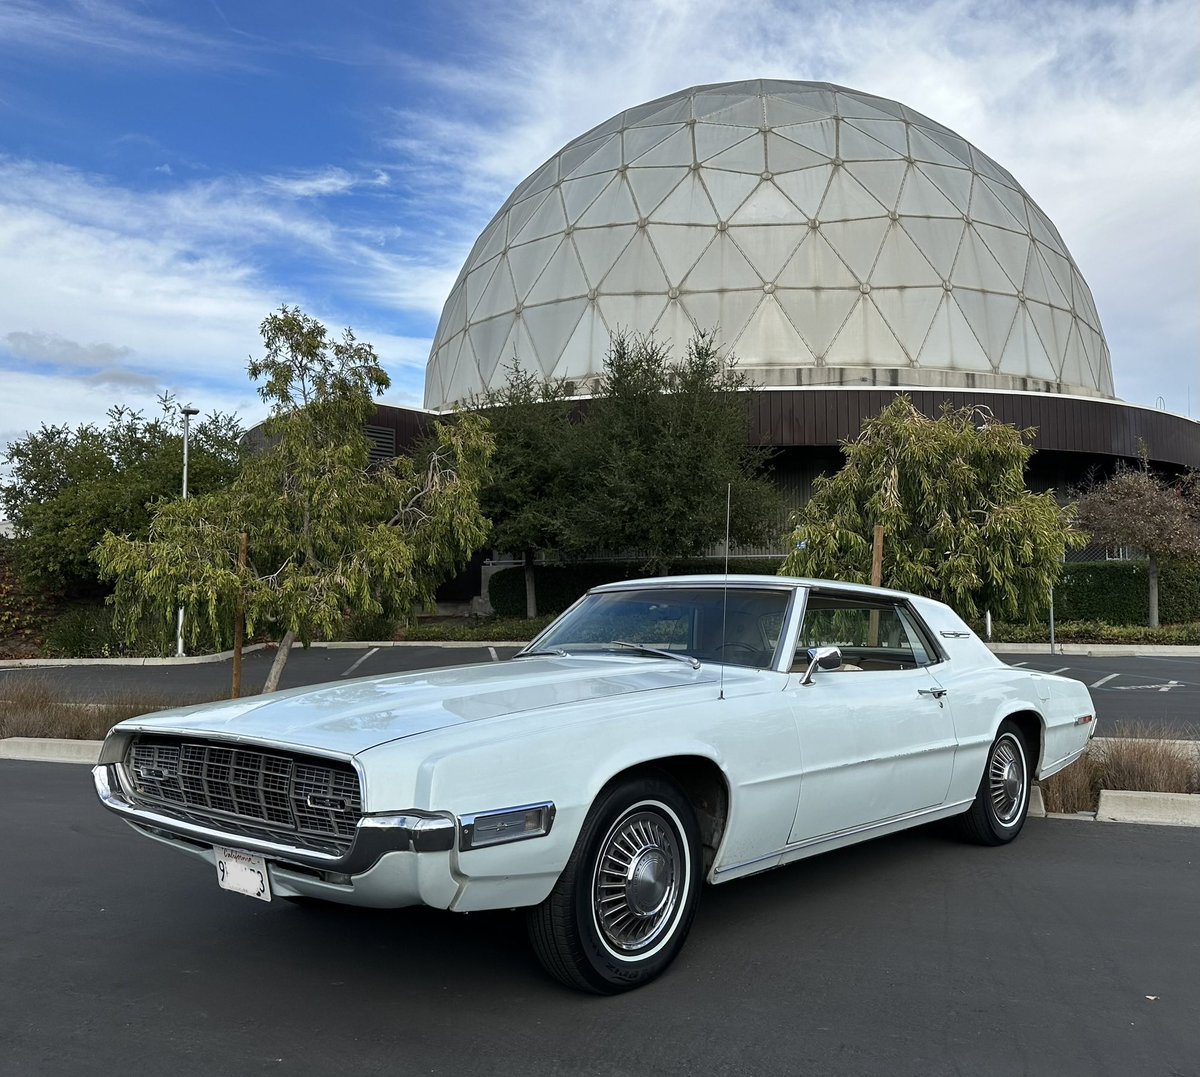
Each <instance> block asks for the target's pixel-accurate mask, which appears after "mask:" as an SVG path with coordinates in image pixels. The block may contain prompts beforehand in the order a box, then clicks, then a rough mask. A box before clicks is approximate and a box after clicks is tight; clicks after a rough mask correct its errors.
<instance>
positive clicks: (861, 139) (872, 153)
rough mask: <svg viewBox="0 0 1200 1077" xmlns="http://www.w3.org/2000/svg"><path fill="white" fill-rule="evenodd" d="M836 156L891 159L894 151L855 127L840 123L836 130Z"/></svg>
mask: <svg viewBox="0 0 1200 1077" xmlns="http://www.w3.org/2000/svg"><path fill="white" fill-rule="evenodd" d="M898 126H900V127H901V128H902V127H903V126H904V125H903V124H899V125H898ZM838 156H839V157H840V158H841V159H842V160H843V161H891V160H894V159H895V157H896V151H895V150H893V149H892V148H891V147H890V146H887V145H885V144H884V143H882V142H880V141H879V139H877V138H872V137H871V136H870V135H868V134H864V133H863V132H862V131H860V130H859V129H858V128H857V127H852V126H850V124H848V123H842V125H841V126H840V128H839V130H838Z"/></svg>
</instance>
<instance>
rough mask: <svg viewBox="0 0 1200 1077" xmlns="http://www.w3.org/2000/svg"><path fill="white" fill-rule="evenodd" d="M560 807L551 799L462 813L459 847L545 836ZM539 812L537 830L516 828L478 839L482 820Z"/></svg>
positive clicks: (483, 845)
mask: <svg viewBox="0 0 1200 1077" xmlns="http://www.w3.org/2000/svg"><path fill="white" fill-rule="evenodd" d="M557 811H558V809H557V808H555V806H554V802H553V801H551V800H546V801H543V802H542V803H540V804H519V805H517V806H516V807H513V808H496V809H494V810H491V811H480V812H473V813H471V814H470V815H460V816H459V817H458V830H459V840H458V848H459V851H460V852H464V853H465V852H467V850H469V849H486V848H491V847H492V846H493V845H508V844H511V843H512V842H514V841H526V840H527V839H529V838H544V837H545V836H546V835H547V834H549V833H550V828H551V827H552V826H554V816H555V815H556V814H557ZM530 812H537V813H538V814H539V816H540V819H539V826H538V829H536V830H514V832H513V833H512V834H499V835H497V834H495V833H491V834H488V835H487V837H486V838H484V836H483V835H480V836H479V841H478V842H477V841H476V832H475V831H476V827H477V825H478V824H479V823H480V822H481V821H482V822H484V823H486V822H487V820H489V819H495V818H496V817H497V816H502V815H516V814H518V813H523V814H528V813H530Z"/></svg>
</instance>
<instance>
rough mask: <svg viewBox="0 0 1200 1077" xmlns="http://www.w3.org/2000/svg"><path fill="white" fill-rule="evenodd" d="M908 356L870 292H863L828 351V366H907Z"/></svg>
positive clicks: (826, 360)
mask: <svg viewBox="0 0 1200 1077" xmlns="http://www.w3.org/2000/svg"><path fill="white" fill-rule="evenodd" d="M907 362H908V356H906V355H905V354H904V349H903V348H901V347H900V342H899V341H898V340H897V339H896V338H895V336H894V335H893V334H892V331H891V330H890V329H889V328H888V327H887V324H886V323H885V322H884V320H883V319H882V318H881V317H880V315H879V311H878V310H876V309H875V305H874V304H873V303H872V302H871V300H870V297H869V296H865V295H864V296H861V297H860V300H859V302H858V304H857V305H856V306H855V307H854V309H853V310H852V311H851V312H850V317H848V318H847V319H846V321H845V322H844V323H843V325H842V327H841V329H839V330H838V334H837V336H836V337H834V339H833V343H832V344H830V346H829V349H828V351H826V353H825V365H826V366H834V367H838V366H868V367H896V366H905V365H906V364H907Z"/></svg>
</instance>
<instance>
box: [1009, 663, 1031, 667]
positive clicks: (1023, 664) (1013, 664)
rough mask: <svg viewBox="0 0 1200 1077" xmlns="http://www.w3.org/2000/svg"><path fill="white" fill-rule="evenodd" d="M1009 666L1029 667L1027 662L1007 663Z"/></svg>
mask: <svg viewBox="0 0 1200 1077" xmlns="http://www.w3.org/2000/svg"><path fill="white" fill-rule="evenodd" d="M1009 665H1010V666H1027V665H1029V663H1028V662H1009Z"/></svg>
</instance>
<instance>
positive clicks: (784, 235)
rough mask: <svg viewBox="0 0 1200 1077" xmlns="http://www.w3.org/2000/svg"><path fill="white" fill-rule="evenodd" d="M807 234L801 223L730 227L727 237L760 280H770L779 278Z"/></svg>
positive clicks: (734, 225)
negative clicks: (744, 257)
mask: <svg viewBox="0 0 1200 1077" xmlns="http://www.w3.org/2000/svg"><path fill="white" fill-rule="evenodd" d="M734 220H735V221H736V220H737V218H736V217H735V218H734ZM808 231H809V229H808V227H807V226H806V225H803V224H792V225H787V224H758V225H738V224H733V225H730V227H729V235H730V238H732V240H733V242H734V243H736V244H737V245H738V248H739V249H740V250H741V252H742V253H743V254H744V255H745V256H746V260H747V261H748V262H749V263H750V264H751V265H752V266H754V268H755V270H756V271H757V272H758V275H759V276H760V277H762V279H763V280H764V281H773V280H774V279H775V278H776V277H778V276H779V273H780V271H781V270H782V269H783V267H784V265H785V264H786V263H787V261H788V259H789V258H791V256H792V255H793V254H794V253H795V251H796V248H797V247H798V246H799V245H800V241H801V240H802V239H804V237H805V236H806V235H807V234H808Z"/></svg>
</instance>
